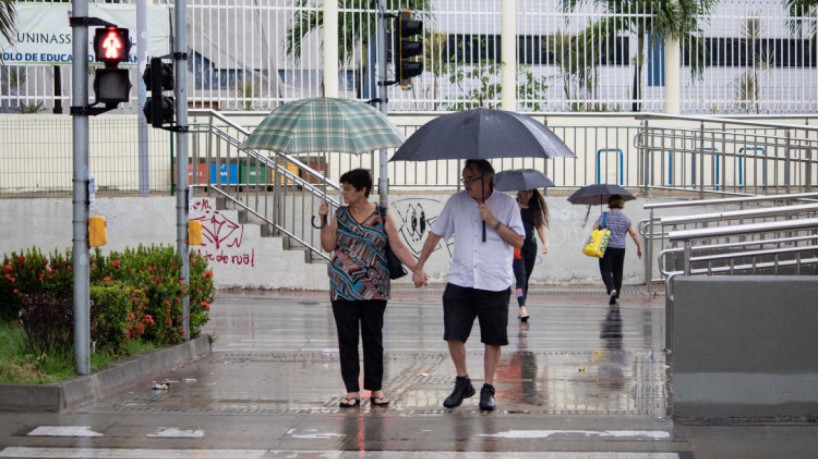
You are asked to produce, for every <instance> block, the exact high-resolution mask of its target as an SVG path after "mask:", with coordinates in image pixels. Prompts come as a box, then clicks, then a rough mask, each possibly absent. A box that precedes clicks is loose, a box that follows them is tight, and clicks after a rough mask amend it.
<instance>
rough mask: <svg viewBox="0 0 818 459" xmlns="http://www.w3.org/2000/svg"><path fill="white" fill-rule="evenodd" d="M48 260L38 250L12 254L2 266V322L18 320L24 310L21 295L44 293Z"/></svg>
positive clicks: (0, 310)
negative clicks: (43, 284) (43, 286)
mask: <svg viewBox="0 0 818 459" xmlns="http://www.w3.org/2000/svg"><path fill="white" fill-rule="evenodd" d="M47 269H48V259H47V258H46V257H45V256H43V254H42V253H41V252H40V251H39V250H38V249H36V248H32V249H29V250H26V251H25V252H21V253H17V252H12V254H11V255H10V256H8V255H7V256H4V257H3V264H2V265H0V320H3V321H9V320H17V318H18V317H19V315H20V309H21V308H22V298H21V297H20V295H21V294H23V293H26V292H40V291H42V290H43V289H42V281H43V279H44V277H45V276H46V274H47Z"/></svg>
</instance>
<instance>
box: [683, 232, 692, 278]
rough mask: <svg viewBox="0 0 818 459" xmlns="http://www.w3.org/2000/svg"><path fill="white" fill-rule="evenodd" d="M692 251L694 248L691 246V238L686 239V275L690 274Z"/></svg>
mask: <svg viewBox="0 0 818 459" xmlns="http://www.w3.org/2000/svg"><path fill="white" fill-rule="evenodd" d="M691 251H692V250H691V248H690V239H688V240H686V241H685V247H684V271H685V276H689V275H690V253H691Z"/></svg>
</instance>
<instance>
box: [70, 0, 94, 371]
mask: <svg viewBox="0 0 818 459" xmlns="http://www.w3.org/2000/svg"><path fill="white" fill-rule="evenodd" d="M71 8H72V10H73V16H74V17H77V18H86V17H87V16H88V0H74V2H73V3H72V6H71ZM71 39H72V40H73V41H72V53H73V60H74V62H73V65H72V66H71V71H72V78H73V82H74V83H73V85H72V88H71V108H72V110H71V115H72V117H73V120H72V122H73V135H74V142H73V150H74V154H73V163H74V164H73V166H74V167H73V172H72V181H73V218H72V220H71V223H72V226H73V260H72V265H71V269H72V271H73V273H74V362H75V364H76V370H77V373H78V374H80V375H87V374H89V373H90V372H91V296H90V282H91V280H90V266H89V248H88V207H89V202H88V184H89V174H88V169H89V168H88V115H89V113H88V112H87V111H86V110H85V109H87V108H88V24H87V22H86V23H83V22H77V23H76V24H75V23H72V30H71Z"/></svg>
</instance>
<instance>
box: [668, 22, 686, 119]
mask: <svg viewBox="0 0 818 459" xmlns="http://www.w3.org/2000/svg"><path fill="white" fill-rule="evenodd" d="M680 49H681V46H680V45H679V40H676V39H674V38H671V37H670V36H668V37H665V113H667V114H669V115H678V114H680V113H681V106H682V103H681V100H682V96H681V92H682V88H681V83H680V78H679V75H680V74H681V68H680V67H681V65H682V64H681V58H680V56H681V52H680Z"/></svg>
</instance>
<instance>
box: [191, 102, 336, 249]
mask: <svg viewBox="0 0 818 459" xmlns="http://www.w3.org/2000/svg"><path fill="white" fill-rule="evenodd" d="M201 114H202V113H201V112H197V111H193V115H192V116H201ZM207 116H208V117H209V122H207V123H198V124H193V125H192V129H191V131H190V132H191V136H192V139H193V141H192V142H191V151H190V155H189V166H188V167H189V171H190V174H189V177H188V178H189V183H190V185H191V186H192V187H193V188H194V189H196V190H200V192H203V193H205V194H207V195H208V196H215V197H216V198H218V199H222V200H224V202H225V207H227V208H235V209H238V210H239V211H240V213H244V214H245V215H246V217H245V218H246V220H247V221H251V222H254V223H258V224H261V225H262V228H263V229H264V230H263V234H271V235H277V236H282V237H284V240H285V246H286V247H287V248H296V247H299V248H302V249H304V250H305V251H306V255H307V259H308V260H314V259H323V260H329V257H328V256H327V255H326V254H325V253H324V252H323V251H322V250H321V248H320V234H319V232H318V229H316V228H314V227H313V225H312V223H313V222H312V216H313V215H315V214H316V213H317V208H318V205H319V204H320V202H321V201H322V200H326V201H327V202H328V203H329V204H330V206H331V207H332V208H336V207H338V206H339V201H338V200H337V199H336V197H335V196H337V195H339V194H340V190H339V187H338V184H337V183H335V182H333V181H331V180H329V179H327V178H326V176H325V174H324V173H323V172H322V171H316V170H314V169H313V168H312V167H310V165H308V164H305V163H304V162H302V161H300V160H299V159H297V158H294V157H291V156H288V155H285V154H282V153H279V152H273V151H269V152H267V151H265V152H264V153H262V152H260V151H257V150H253V149H247V150H242V149H241V148H240V147H241V144H242V140H243V138H244V137H246V136H247V135H249V134H250V132H249V131H248V130H247V129H246V128H244V127H243V126H241V125H239V124H236V123H235V122H234V121H232V120H230V119H228V118H226V117H224V116H222V115H221V114H219V113H217V112H211V111H207ZM327 190H330V194H328V193H327Z"/></svg>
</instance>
